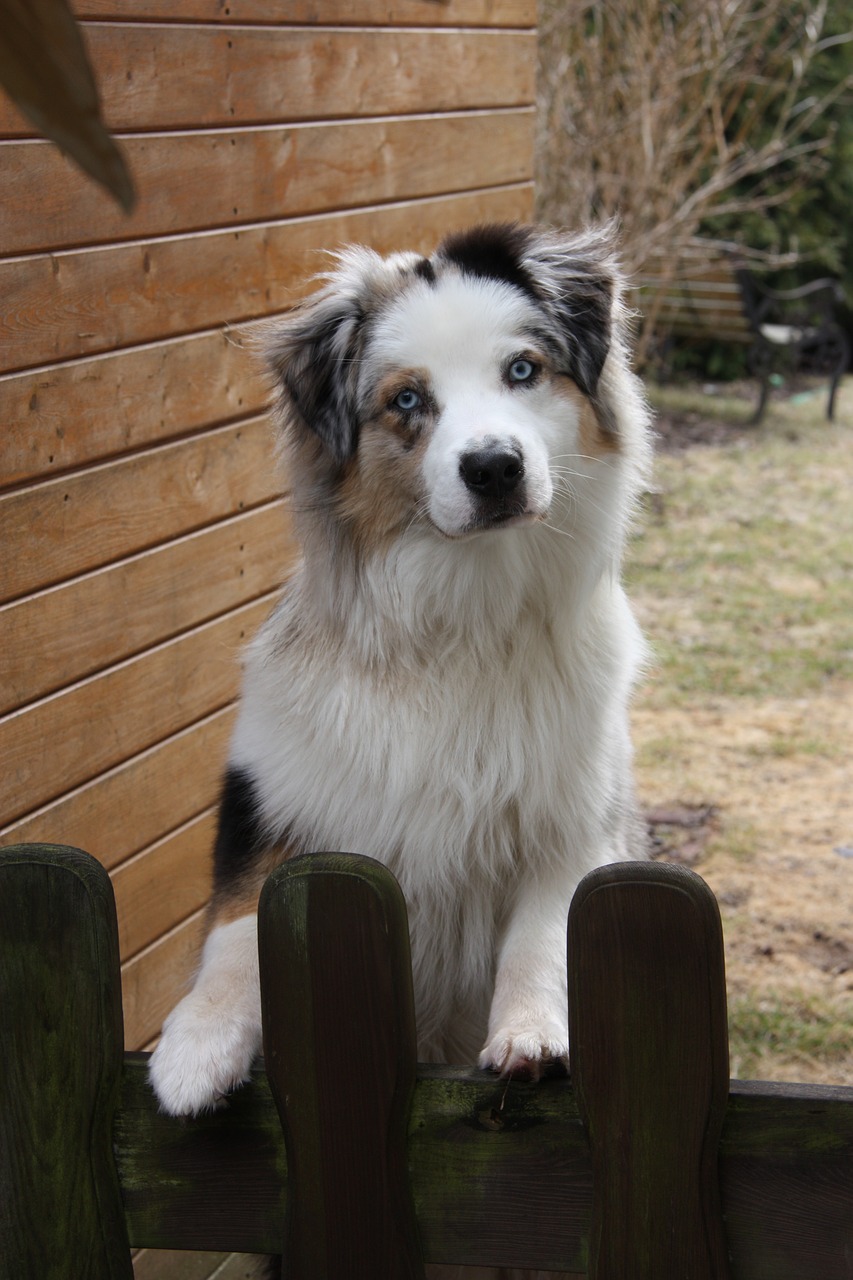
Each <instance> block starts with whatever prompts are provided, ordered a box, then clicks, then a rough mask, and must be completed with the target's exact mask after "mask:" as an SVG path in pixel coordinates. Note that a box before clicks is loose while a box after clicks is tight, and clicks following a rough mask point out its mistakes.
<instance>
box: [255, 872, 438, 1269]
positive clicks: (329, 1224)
mask: <svg viewBox="0 0 853 1280" xmlns="http://www.w3.org/2000/svg"><path fill="white" fill-rule="evenodd" d="M258 947H259V954H260V965H261V992H262V997H263V1007H264V1055H265V1061H266V1071H267V1075H268V1078H269V1082H270V1088H271V1090H272V1094H273V1097H274V1099H275V1102H276V1105H277V1107H278V1110H279V1114H280V1116H281V1120H282V1126H283V1129H284V1134H285V1142H286V1145H287V1167H288V1189H287V1203H288V1213H287V1223H286V1230H285V1240H284V1261H283V1269H282V1274H283V1275H284V1276H287V1277H288V1280H418V1278H422V1277H423V1267H422V1263H421V1254H420V1248H419V1244H418V1238H417V1225H416V1219H415V1213H414V1208H413V1204H412V1196H411V1190H410V1187H409V1175H408V1168H407V1164H406V1128H407V1121H408V1115H409V1108H410V1105H411V1098H412V1092H413V1089H414V1083H415V1065H416V1038H415V1020H414V1003H413V996H412V979H411V959H410V955H409V937H408V925H407V918H406V908H405V903H404V901H403V896H402V894H401V892H400V889H399V887H398V885H397V883H396V881H395V880H394V878H393V876H391V874H390V873H389V872H388V871H387V870H386V869H385V868H384V867H383V866H381V865H380V864H379V863H378V862H374V861H373V860H371V859H368V858H356V857H350V856H347V855H338V854H334V855H333V854H325V855H324V854H318V855H315V854H311V855H307V856H306V857H302V858H297V859H294V860H293V861H292V862H289V863H286V864H285V865H284V866H283V867H281V868H279V869H278V870H277V871H275V872H273V874H272V876H271V877H270V879H269V880H268V881H267V884H266V886H265V887H264V891H263V894H262V897H261V904H260V912H259V921H258Z"/></svg>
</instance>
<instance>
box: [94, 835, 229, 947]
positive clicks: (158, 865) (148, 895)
mask: <svg viewBox="0 0 853 1280" xmlns="http://www.w3.org/2000/svg"><path fill="white" fill-rule="evenodd" d="M215 835H216V810H215V809H208V810H207V811H206V812H205V813H202V814H199V816H198V817H196V818H191V819H190V821H189V822H186V823H184V824H183V825H182V826H180V827H179V828H178V829H177V831H172V832H170V834H169V835H167V836H164V837H163V839H162V840H158V841H157V843H156V844H154V845H152V846H151V848H150V849H146V850H145V851H144V852H142V853H138V854H136V856H135V857H133V858H130V859H128V861H127V862H123V863H122V864H121V866H119V867H117V868H116V870H115V871H114V872H113V873H112V882H113V890H114V892H115V899H116V912H117V915H118V940H119V950H120V952H121V958H122V960H129V959H130V958H131V956H134V955H136V953H137V952H138V951H141V950H142V948H143V947H147V946H148V945H149V943H151V942H154V941H155V940H156V939H157V938H158V937H160V935H161V934H164V933H167V932H168V931H169V930H170V929H173V928H174V927H175V925H176V924H180V923H181V921H182V920H185V919H186V918H187V917H188V916H191V915H193V913H194V912H196V911H198V910H200V909H201V908H202V907H203V906H204V905H205V903H206V902H207V899H208V897H209V896H210V887H211V850H212V849H213V841H214V838H215Z"/></svg>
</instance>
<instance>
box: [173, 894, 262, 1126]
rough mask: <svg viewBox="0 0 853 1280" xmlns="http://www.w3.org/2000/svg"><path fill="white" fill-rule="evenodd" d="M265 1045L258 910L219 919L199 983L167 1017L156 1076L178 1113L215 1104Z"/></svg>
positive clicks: (241, 1079) (242, 1077) (245, 1073)
mask: <svg viewBox="0 0 853 1280" xmlns="http://www.w3.org/2000/svg"><path fill="white" fill-rule="evenodd" d="M260 1047H261V995H260V982H259V978H258V924H257V916H256V915H248V916H241V917H240V918H239V919H237V920H232V921H231V922H230V923H228V924H222V925H218V926H215V927H214V928H213V929H212V930H211V932H210V934H209V936H208V938H207V941H206V942H205V944H204V951H203V952H202V958H201V967H200V969H199V973H198V977H197V978H196V981H195V985H194V986H193V989H192V991H191V992H190V993H189V995H188V996H185V997H184V999H183V1000H182V1001H181V1003H180V1004H179V1005H178V1006H177V1008H175V1009H174V1010H173V1011H172V1012H171V1013H170V1014H169V1016H168V1018H167V1019H166V1021H165V1023H164V1024H163V1035H162V1038H161V1040H160V1043H159V1044H158V1046H157V1048H156V1049H155V1050H154V1053H153V1055H152V1057H151V1064H150V1071H151V1082H152V1084H153V1085H154V1090H155V1092H156V1094H157V1097H158V1098H159V1099H160V1106H161V1107H162V1109H163V1110H164V1111H167V1112H169V1113H170V1114H171V1115H196V1114H198V1112H200V1111H206V1110H209V1109H210V1108H212V1107H215V1106H217V1104H218V1103H219V1102H220V1101H221V1100H222V1098H223V1097H224V1096H225V1094H226V1093H228V1091H229V1090H230V1089H233V1088H235V1086H237V1085H239V1084H242V1083H243V1082H244V1081H245V1080H246V1079H247V1078H248V1074H249V1067H250V1066H251V1065H252V1060H253V1059H254V1058H255V1056H256V1054H257V1053H258V1052H259V1050H260Z"/></svg>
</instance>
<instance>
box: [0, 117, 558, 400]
mask: <svg viewBox="0 0 853 1280" xmlns="http://www.w3.org/2000/svg"><path fill="white" fill-rule="evenodd" d="M522 109H523V110H525V111H526V110H529V108H527V107H525V108H522ZM486 114H489V111H488V110H487V111H486ZM362 118H363V119H365V120H370V121H371V122H373V120H374V119H375V117H373V116H364V117H362ZM322 123H323V124H329V125H335V124H340V123H342V122H341V121H339V120H335V119H330V120H323V122H322ZM297 124H298V122H294V123H292V124H291V123H289V122H287V121H284V122H282V124H281V125H279V126H276V127H278V128H288V129H290V128H295V127H296V125H297ZM228 132H230V131H228ZM128 136H130V135H128ZM0 141H2V139H0ZM0 155H2V150H0ZM532 183H533V177H532V175H531V177H529V178H519V179H516V180H514V181H513V182H496V183H494V184H493V185H489V186H482V187H461V188H459V189H458V190H450V191H431V192H430V193H429V195H425V196H412V197H404V198H403V199H400V198H395V199H390V200H377V201H374V202H373V203H371V204H355V205H346V204H339V205H336V206H335V208H334V209H317V210H314V211H313V212H311V213H300V214H298V215H297V216H296V217H294V218H257V219H255V220H254V221H251V220H250V221H248V222H229V223H223V224H222V226H216V227H200V228H197V229H195V230H191V231H178V232H174V231H171V232H169V231H167V232H162V233H161V234H159V235H147V236H133V237H131V238H130V239H127V240H116V239H111V240H105V241H103V242H101V241H94V242H93V241H87V242H86V243H84V244H80V245H63V246H62V248H59V249H51V250H47V251H45V250H44V249H34V250H33V251H32V252H28V253H14V254H10V255H9V256H8V257H3V255H2V254H0V265H2V266H16V265H18V264H21V263H26V262H28V261H32V260H34V259H40V258H51V259H53V258H63V257H68V256H70V255H71V254H75V255H76V254H80V255H82V254H96V253H104V252H105V251H107V252H108V251H109V250H111V249H114V248H115V249H118V250H125V249H138V248H142V246H143V245H157V244H164V243H166V242H168V241H171V242H173V243H177V242H178V241H180V240H193V241H197V240H201V239H210V238H212V237H213V236H223V235H228V236H233V235H239V234H240V233H241V232H244V231H259V230H261V229H263V228H269V229H271V230H272V229H276V230H277V229H279V228H283V227H287V226H289V225H292V224H293V225H295V224H301V223H308V222H318V221H320V220H321V219H329V218H333V217H335V215H336V214H352V213H364V214H370V213H383V212H385V211H387V210H389V209H402V208H405V207H407V206H408V207H411V208H415V207H417V206H418V205H421V204H429V203H431V202H433V201H438V200H447V199H448V198H449V197H452V196H481V195H489V194H491V193H492V192H497V191H523V190H524V189H525V188H526V187H530V186H531V185H532ZM323 253H324V250H322V249H318V251H317V254H318V260H319V258H320V256H321V255H322V254H323ZM300 296H301V295H300ZM296 301H298V298H294V303H295V302H296ZM263 318H264V317H263V316H252V317H249V318H248V319H247V320H238V321H232V322H230V324H231V327H232V328H242V327H243V326H244V325H246V324H252V323H256V322H257V321H258V320H260V319H263ZM228 323H229V322H227V321H223V324H222V325H204V326H202V327H201V328H199V329H197V330H196V329H184V330H181V332H180V335H174V336H180V337H189V336H190V335H192V334H195V333H204V332H210V331H211V330H213V331H216V330H217V329H219V328H223V327H225V326H226V325H227V324H228ZM164 340H165V338H160V339H154V340H149V341H148V342H143V343H127V344H122V345H119V346H116V347H105V348H99V350H98V352H97V354H98V355H106V354H108V353H110V352H114V351H122V350H127V349H128V348H132V347H136V346H150V345H152V342H153V341H164ZM76 359H80V357H79V356H75V357H71V358H70V359H67V360H64V361H56V362H55V363H57V364H70V363H72V360H76ZM53 364H54V362H53V361H51V362H49V363H48V365H47V367H48V368H52V367H53ZM39 367H41V368H43V367H45V365H44V362H42V363H41V364H40V365H39V366H35V365H21V366H19V367H18V368H14V369H5V370H3V372H2V374H0V376H8V375H9V374H13V373H16V372H18V371H19V369H20V370H23V369H26V370H27V371H29V370H30V369H31V368H39Z"/></svg>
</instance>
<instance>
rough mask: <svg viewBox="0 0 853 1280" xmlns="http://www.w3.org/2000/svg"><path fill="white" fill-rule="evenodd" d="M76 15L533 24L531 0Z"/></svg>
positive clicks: (156, 0) (83, 6)
mask: <svg viewBox="0 0 853 1280" xmlns="http://www.w3.org/2000/svg"><path fill="white" fill-rule="evenodd" d="M74 11H75V13H76V14H77V16H78V17H80V18H119V19H122V20H124V21H130V20H133V19H144V20H146V21H151V20H155V19H158V18H160V19H166V20H167V21H172V20H175V19H177V20H179V21H181V22H193V21H195V22H221V23H224V24H226V25H231V24H232V23H251V22H261V23H276V24H284V23H288V22H290V23H309V22H310V23H315V24H317V25H318V26H322V25H323V24H326V25H336V26H342V25H343V26H346V25H365V26H367V25H375V26H395V27H400V26H424V27H454V26H460V27H480V26H485V27H532V26H534V25H535V23H536V4H535V0H288V3H287V7H286V9H285V8H283V7H282V4H281V0H78V3H76V4H75V5H74Z"/></svg>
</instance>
